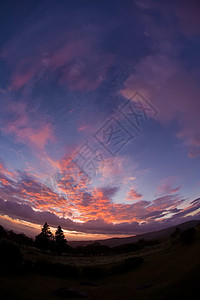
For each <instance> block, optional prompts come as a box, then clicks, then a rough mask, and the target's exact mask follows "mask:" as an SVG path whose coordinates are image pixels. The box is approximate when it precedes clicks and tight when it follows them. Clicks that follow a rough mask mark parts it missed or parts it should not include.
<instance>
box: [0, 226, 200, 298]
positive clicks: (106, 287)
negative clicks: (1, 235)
mask: <svg viewBox="0 0 200 300" xmlns="http://www.w3.org/2000/svg"><path fill="white" fill-rule="evenodd" d="M23 251H24V257H26V259H31V260H33V261H36V260H37V261H38V260H39V261H46V262H52V261H53V262H54V263H61V264H65V265H69V264H71V265H74V266H77V267H78V268H83V267H85V266H103V267H105V268H107V267H108V266H112V265H113V264H116V263H119V262H121V261H123V260H124V259H127V258H128V257H129V258H130V257H133V256H142V257H143V259H144V263H143V264H141V265H140V266H138V267H137V268H135V269H134V270H132V271H130V272H126V273H123V274H117V275H109V276H104V277H102V278H101V277H100V278H90V279H86V278H84V277H83V276H79V277H73V276H72V277H70V276H69V275H68V276H67V277H61V278H60V277H59V278H58V277H54V276H48V275H42V274H37V273H34V272H28V273H26V274H21V275H18V274H17V275H16V274H15V275H14V274H12V275H11V274H4V276H2V275H1V277H0V297H1V299H50V300H51V299H52V300H53V299H59V298H58V297H56V296H54V295H53V294H52V292H53V291H55V290H57V289H59V288H64V287H66V288H75V289H78V290H80V291H82V292H84V293H86V294H87V295H88V299H97V300H98V299H179V298H180V299H189V300H190V299H200V255H199V254H200V232H199V231H198V232H197V234H196V239H195V241H194V242H193V243H191V244H188V245H183V244H181V243H177V244H172V243H171V241H170V239H169V240H165V241H164V242H162V243H161V244H159V245H156V246H154V247H148V248H147V249H143V250H142V251H138V252H133V253H126V254H118V255H112V256H109V255H106V256H97V257H68V256H52V255H46V254H41V253H39V254H38V253H36V252H34V251H31V250H30V249H29V250H27V249H26V248H24V249H23ZM83 281H87V282H88V283H87V282H85V283H84V284H83ZM90 285H91V286H90ZM92 285H93V286H92ZM74 299H79V298H74Z"/></svg>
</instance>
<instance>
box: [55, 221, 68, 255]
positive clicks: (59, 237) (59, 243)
mask: <svg viewBox="0 0 200 300" xmlns="http://www.w3.org/2000/svg"><path fill="white" fill-rule="evenodd" d="M55 243H56V251H58V252H64V251H65V248H66V244H67V241H66V239H65V235H64V232H63V230H62V228H61V226H58V228H57V230H56V233H55Z"/></svg>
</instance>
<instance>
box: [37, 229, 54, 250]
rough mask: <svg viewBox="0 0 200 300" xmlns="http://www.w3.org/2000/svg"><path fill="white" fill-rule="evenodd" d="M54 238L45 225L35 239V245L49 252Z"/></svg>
mask: <svg viewBox="0 0 200 300" xmlns="http://www.w3.org/2000/svg"><path fill="white" fill-rule="evenodd" d="M53 242H54V237H53V234H52V233H51V230H50V227H49V225H48V224H47V223H45V224H44V226H43V227H42V230H41V232H40V233H39V234H38V235H37V236H36V237H35V245H36V246H37V247H38V248H40V249H42V250H48V249H49V250H51V249H52V247H53Z"/></svg>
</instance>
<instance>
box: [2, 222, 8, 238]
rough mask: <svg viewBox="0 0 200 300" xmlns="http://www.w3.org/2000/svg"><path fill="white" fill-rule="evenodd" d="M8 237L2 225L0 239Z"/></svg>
mask: <svg viewBox="0 0 200 300" xmlns="http://www.w3.org/2000/svg"><path fill="white" fill-rule="evenodd" d="M7 236H8V233H7V232H6V230H5V229H4V228H3V226H1V225H0V239H1V238H6V237H7Z"/></svg>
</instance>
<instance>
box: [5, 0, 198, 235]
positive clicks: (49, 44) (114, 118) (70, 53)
mask: <svg viewBox="0 0 200 300" xmlns="http://www.w3.org/2000/svg"><path fill="white" fill-rule="evenodd" d="M199 16H200V2H199V1H198V0H191V1H187V0H175V1H164V0H163V1H156V0H135V1H134V0H119V1H118V0H107V1H104V0H103V1H94V0H93V1H92V0H90V1H89V0H83V1H81V0H66V1H62V0H60V1H58V0H57V1H56V0H48V1H45V0H44V1H39V0H32V1H25V0H24V1H22V0H20V1H17V0H16V1H9V0H5V1H1V4H0V23H1V26H0V105H1V106H0V107H1V110H0V213H1V215H0V224H1V225H3V226H5V228H8V229H13V230H15V231H17V232H25V233H26V234H28V235H32V236H34V235H35V234H36V233H38V232H39V230H40V228H41V225H43V224H44V222H48V223H49V224H50V226H51V227H52V229H54V228H56V227H57V226H58V225H61V226H62V228H63V229H65V234H66V238H67V239H74V240H77V239H96V238H107V237H112V236H119V237H120V236H129V235H135V234H139V233H143V232H148V231H154V230H159V229H162V228H165V227H168V226H172V225H174V224H178V223H181V222H184V221H187V220H190V219H199V218H200V198H199V197H200V55H199V53H200V18H199Z"/></svg>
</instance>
